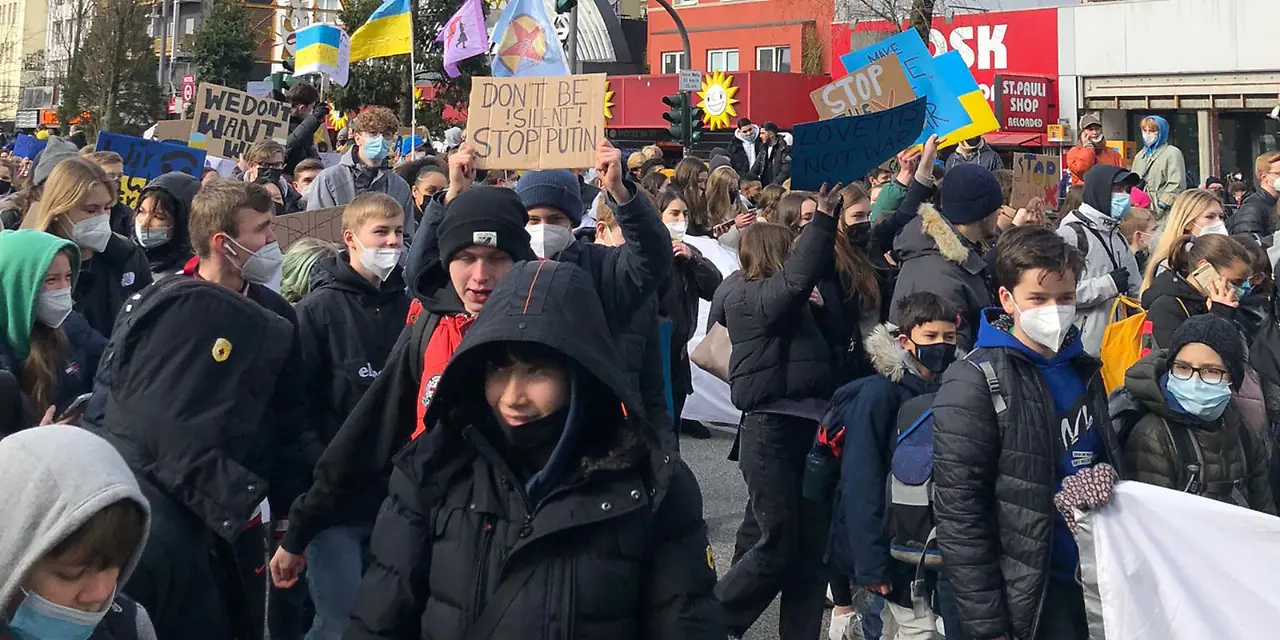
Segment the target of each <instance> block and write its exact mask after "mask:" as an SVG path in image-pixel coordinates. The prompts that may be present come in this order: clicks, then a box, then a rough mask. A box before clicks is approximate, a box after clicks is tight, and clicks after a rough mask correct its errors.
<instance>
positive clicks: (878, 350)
mask: <svg viewBox="0 0 1280 640" xmlns="http://www.w3.org/2000/svg"><path fill="white" fill-rule="evenodd" d="M897 334H898V328H897V327H896V326H894V325H892V324H889V323H887V322H886V323H884V324H879V325H876V328H874V329H872V330H871V333H868V334H867V335H866V337H865V338H863V339H862V346H863V348H864V349H866V350H867V357H868V358H870V359H871V366H873V367H875V369H876V373H879V374H880V375H882V376H884V377H886V378H888V379H889V380H891V381H893V382H901V381H902V377H903V376H904V375H906V373H907V365H906V361H905V359H904V358H903V355H904V354H905V353H906V352H905V351H903V349H902V345H900V344H898V341H897V340H896V339H895V338H896V336H897Z"/></svg>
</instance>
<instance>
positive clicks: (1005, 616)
mask: <svg viewBox="0 0 1280 640" xmlns="http://www.w3.org/2000/svg"><path fill="white" fill-rule="evenodd" d="M970 359H971V360H973V359H977V360H978V361H986V362H990V363H991V365H992V366H993V367H994V369H995V373H996V378H997V379H998V380H999V382H1000V387H1001V396H1002V398H1003V399H1004V402H1005V403H1006V404H1007V409H1006V411H1005V412H1004V413H1001V414H999V415H997V414H996V411H995V408H994V404H993V401H992V397H991V393H990V391H989V389H988V387H987V381H986V377H985V376H983V374H982V371H980V370H979V369H978V367H976V366H974V365H973V364H971V363H970V362H966V361H961V362H957V363H955V364H953V365H951V368H949V369H948V370H947V372H946V374H945V375H944V377H943V382H942V388H941V389H940V390H939V391H938V395H937V397H936V398H935V401H934V405H933V414H934V430H933V441H934V463H933V481H934V488H935V497H934V500H935V503H934V510H935V516H936V518H937V526H938V546H939V548H940V549H941V551H942V557H943V561H944V562H945V563H946V566H947V569H948V571H949V572H950V574H951V582H952V584H953V585H955V586H956V606H957V607H958V609H959V612H960V618H961V620H963V621H964V633H965V635H966V636H967V637H970V638H998V637H1002V636H1004V637H1010V638H1019V639H1022V638H1035V637H1036V630H1037V627H1038V625H1039V622H1040V612H1041V607H1042V606H1043V599H1044V594H1045V590H1046V589H1047V588H1048V585H1049V560H1050V552H1051V549H1050V547H1051V546H1052V544H1051V540H1052V539H1053V527H1054V523H1053V519H1054V512H1055V507H1054V504H1053V495H1054V491H1055V484H1056V483H1055V474H1056V473H1057V468H1058V460H1059V457H1060V456H1061V455H1062V453H1061V452H1060V450H1061V443H1060V442H1058V441H1057V438H1056V434H1058V433H1059V432H1060V431H1061V427H1060V426H1059V424H1058V419H1057V417H1056V416H1057V410H1056V409H1055V407H1054V404H1053V396H1052V394H1051V392H1050V390H1049V388H1048V386H1047V385H1046V384H1045V382H1044V378H1043V377H1042V376H1041V375H1040V373H1039V371H1037V370H1036V365H1035V364H1034V363H1032V362H1031V361H1030V360H1029V359H1027V357H1026V355H1024V354H1022V353H1020V352H1017V351H1014V350H1012V349H1006V348H994V349H980V350H977V351H975V352H973V354H971V355H970ZM1073 365H1074V366H1075V368H1076V370H1077V372H1078V373H1079V375H1080V377H1081V379H1083V380H1087V381H1088V383H1087V385H1088V390H1087V392H1086V393H1087V394H1089V395H1091V396H1092V398H1094V401H1093V402H1092V404H1091V405H1090V413H1091V414H1092V415H1093V416H1095V418H1094V419H1095V420H1097V421H1102V423H1103V424H1104V425H1106V426H1103V427H1102V428H1099V429H1098V431H1099V433H1100V434H1101V436H1102V442H1103V445H1104V449H1105V450H1106V461H1107V462H1110V463H1111V464H1112V465H1113V466H1115V467H1116V470H1117V471H1118V472H1119V473H1120V476H1121V477H1122V478H1123V477H1125V472H1124V465H1123V464H1122V459H1121V458H1120V448H1119V445H1118V444H1117V442H1116V436H1115V433H1114V432H1113V431H1112V430H1111V429H1110V428H1107V427H1109V421H1108V420H1107V416H1108V415H1109V413H1108V409H1107V396H1106V390H1105V389H1104V388H1103V385H1102V376H1101V375H1100V370H1101V365H1100V363H1099V362H1098V361H1097V360H1095V359H1093V358H1091V357H1089V356H1080V357H1078V358H1076V359H1075V360H1073ZM1099 426H1102V425H1099Z"/></svg>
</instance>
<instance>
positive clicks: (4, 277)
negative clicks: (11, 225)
mask: <svg viewBox="0 0 1280 640" xmlns="http://www.w3.org/2000/svg"><path fill="white" fill-rule="evenodd" d="M79 273H80V251H79V249H78V247H77V246H76V244H75V243H74V242H72V241H70V240H64V239H62V238H59V237H58V236H55V235H52V234H49V233H45V232H43V231H36V230H34V229H23V230H21V231H0V310H2V311H0V370H3V371H7V372H9V373H10V374H11V375H12V376H13V377H14V378H15V379H16V380H17V382H18V388H19V389H20V390H21V392H22V395H23V397H24V400H25V402H26V404H27V409H28V415H29V416H31V417H32V419H33V420H34V421H35V422H43V423H49V422H53V421H54V419H57V420H58V421H60V422H66V423H74V422H78V421H79V416H78V413H77V412H76V411H68V410H69V409H71V408H72V405H73V404H75V401H76V399H77V398H79V397H80V396H82V395H84V394H86V393H88V392H89V391H91V390H92V385H93V376H94V374H95V373H96V371H97V367H98V360H99V359H100V358H101V356H102V351H103V349H105V348H106V345H107V341H106V339H105V338H103V337H102V336H101V335H100V334H98V332H97V331H94V330H93V328H91V327H90V326H89V323H88V322H86V321H85V319H84V317H83V316H81V315H80V314H78V313H75V312H74V311H72V310H71V307H72V305H73V302H72V299H71V291H72V288H73V287H74V286H75V281H76V278H77V277H78V276H79ZM83 406H84V404H83V402H82V403H80V405H79V407H80V408H79V411H83ZM41 416H44V419H43V420H39V418H40V417H41ZM33 424H34V422H33ZM27 426H31V425H27Z"/></svg>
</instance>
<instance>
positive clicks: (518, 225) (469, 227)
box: [439, 187, 538, 265]
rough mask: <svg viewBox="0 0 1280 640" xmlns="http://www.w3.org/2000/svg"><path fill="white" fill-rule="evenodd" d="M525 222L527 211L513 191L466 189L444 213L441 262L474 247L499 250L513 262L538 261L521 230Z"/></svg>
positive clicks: (440, 240) (441, 224)
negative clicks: (506, 254) (504, 252)
mask: <svg viewBox="0 0 1280 640" xmlns="http://www.w3.org/2000/svg"><path fill="white" fill-rule="evenodd" d="M528 221H529V212H528V211H527V210H526V209H525V208H524V204H522V203H521V202H520V196H518V195H516V192H514V191H512V190H510V189H507V188H505V187H472V188H470V189H467V190H466V191H464V192H463V193H462V194H461V195H459V196H458V197H456V198H454V199H453V201H452V202H450V203H449V207H448V208H447V209H445V211H444V220H442V221H441V222H440V230H439V243H440V263H441V264H444V265H448V264H449V261H451V260H453V256H454V254H456V253H458V252H459V251H462V250H463V249H465V248H467V247H470V246H473V245H479V246H482V247H495V248H497V249H501V250H503V251H506V252H507V253H508V254H510V255H511V259H512V260H514V261H516V262H520V261H522V260H537V259H538V256H537V255H535V254H534V253H533V249H531V248H530V247H529V232H528V231H525V229H524V226H525V223H527V222H528Z"/></svg>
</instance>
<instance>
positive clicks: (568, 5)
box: [556, 0, 578, 13]
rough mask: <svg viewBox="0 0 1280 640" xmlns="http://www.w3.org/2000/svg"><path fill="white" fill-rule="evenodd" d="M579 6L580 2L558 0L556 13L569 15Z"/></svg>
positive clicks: (575, 0) (576, 0)
mask: <svg viewBox="0 0 1280 640" xmlns="http://www.w3.org/2000/svg"><path fill="white" fill-rule="evenodd" d="M577 5H578V0H556V13H569V12H570V11H573V8H574V7H576V6H577Z"/></svg>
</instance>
